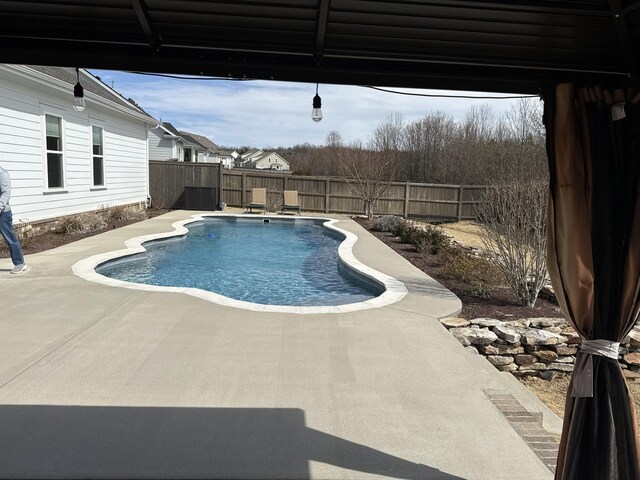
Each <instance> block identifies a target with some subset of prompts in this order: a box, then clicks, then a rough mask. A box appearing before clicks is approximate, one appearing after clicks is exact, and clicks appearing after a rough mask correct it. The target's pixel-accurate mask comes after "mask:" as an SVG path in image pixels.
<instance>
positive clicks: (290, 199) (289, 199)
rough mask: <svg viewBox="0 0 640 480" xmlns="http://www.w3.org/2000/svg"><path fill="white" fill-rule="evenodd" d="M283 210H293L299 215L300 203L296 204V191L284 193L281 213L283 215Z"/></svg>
mask: <svg viewBox="0 0 640 480" xmlns="http://www.w3.org/2000/svg"><path fill="white" fill-rule="evenodd" d="M285 210H294V211H296V212H298V215H300V202H298V191H297V190H285V191H284V201H283V202H282V213H284V212H285Z"/></svg>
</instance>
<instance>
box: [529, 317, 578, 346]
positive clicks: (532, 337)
mask: <svg viewBox="0 0 640 480" xmlns="http://www.w3.org/2000/svg"><path fill="white" fill-rule="evenodd" d="M531 324H532V325H533V322H532V323H531ZM521 335H522V337H521V338H520V341H521V342H522V344H523V345H557V344H559V343H566V341H567V338H566V337H563V336H562V335H558V334H557V333H551V332H547V331H546V330H535V329H533V328H527V329H525V330H523V331H522V332H521Z"/></svg>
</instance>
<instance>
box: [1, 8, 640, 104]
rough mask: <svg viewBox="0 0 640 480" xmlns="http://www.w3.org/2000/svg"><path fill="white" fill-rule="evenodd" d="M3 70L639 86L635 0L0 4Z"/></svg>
mask: <svg viewBox="0 0 640 480" xmlns="http://www.w3.org/2000/svg"><path fill="white" fill-rule="evenodd" d="M0 44H1V45H2V48H0V63H21V64H33V65H65V66H71V67H74V66H79V67H86V68H104V69H116V70H130V71H146V72H165V73H180V74H193V75H207V76H222V77H234V78H259V79H273V80H285V81H301V82H313V83H315V82H320V83H338V84H358V85H378V86H396V87H429V88H446V89H464V90H482V91H505V92H517V93H536V92H538V91H539V90H540V89H541V88H544V87H546V86H549V85H552V84H556V83H562V82H566V81H572V82H575V83H578V84H582V83H589V84H602V85H607V86H614V85H615V86H619V85H624V84H626V83H629V82H630V81H631V82H635V81H636V79H637V76H636V75H637V72H638V65H639V61H638V51H639V47H640V1H639V0H562V1H551V0H513V1H505V0H493V1H477V0H398V1H391V0H237V1H231V0H227V1H214V0H49V1H45V0H19V1H15V0H11V1H9V0H0Z"/></svg>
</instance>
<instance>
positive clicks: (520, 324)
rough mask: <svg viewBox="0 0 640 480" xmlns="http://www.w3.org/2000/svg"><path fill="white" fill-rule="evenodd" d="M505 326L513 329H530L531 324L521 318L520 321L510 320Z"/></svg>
mask: <svg viewBox="0 0 640 480" xmlns="http://www.w3.org/2000/svg"><path fill="white" fill-rule="evenodd" d="M504 324H505V325H506V326H507V327H511V328H529V326H530V324H531V322H530V321H529V320H527V319H526V318H519V319H518V320H508V321H506V322H504Z"/></svg>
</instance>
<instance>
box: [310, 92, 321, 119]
mask: <svg viewBox="0 0 640 480" xmlns="http://www.w3.org/2000/svg"><path fill="white" fill-rule="evenodd" d="M321 107H322V101H321V100H320V96H319V95H318V94H317V93H316V96H315V97H313V110H311V120H313V121H314V122H319V121H320V120H322V108H321Z"/></svg>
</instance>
